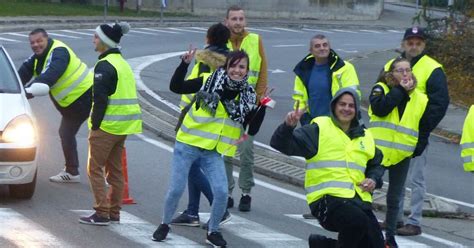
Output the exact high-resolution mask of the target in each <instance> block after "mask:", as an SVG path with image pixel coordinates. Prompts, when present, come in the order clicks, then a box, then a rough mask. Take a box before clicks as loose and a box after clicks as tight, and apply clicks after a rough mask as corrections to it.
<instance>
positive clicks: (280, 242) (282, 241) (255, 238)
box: [199, 213, 307, 248]
mask: <svg viewBox="0 0 474 248" xmlns="http://www.w3.org/2000/svg"><path fill="white" fill-rule="evenodd" d="M199 216H200V217H201V218H203V219H209V217H210V214H209V213H199ZM221 228H222V229H224V230H225V232H226V233H231V234H232V235H235V236H238V237H240V238H242V239H245V240H250V241H252V242H253V243H255V244H256V245H255V246H258V247H271V248H275V247H304V246H307V241H306V240H302V239H300V238H297V237H295V236H292V235H289V234H286V233H281V232H279V231H277V230H274V229H271V228H269V227H266V226H264V225H262V224H259V223H257V222H254V221H251V220H248V219H245V218H242V217H240V216H237V215H235V214H234V215H232V218H231V219H230V221H229V222H227V223H226V224H225V225H222V227H221Z"/></svg>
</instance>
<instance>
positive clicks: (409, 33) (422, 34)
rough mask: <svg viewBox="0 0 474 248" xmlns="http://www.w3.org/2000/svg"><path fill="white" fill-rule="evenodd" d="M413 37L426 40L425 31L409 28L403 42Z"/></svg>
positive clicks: (418, 28)
mask: <svg viewBox="0 0 474 248" xmlns="http://www.w3.org/2000/svg"><path fill="white" fill-rule="evenodd" d="M413 37H417V38H420V39H423V40H425V39H426V37H425V31H424V29H422V28H420V27H412V28H407V30H405V35H403V40H407V39H409V38H413Z"/></svg>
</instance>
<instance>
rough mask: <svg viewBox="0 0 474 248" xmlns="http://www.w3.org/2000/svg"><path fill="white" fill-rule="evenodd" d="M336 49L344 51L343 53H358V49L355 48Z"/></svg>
mask: <svg viewBox="0 0 474 248" xmlns="http://www.w3.org/2000/svg"><path fill="white" fill-rule="evenodd" d="M336 51H340V52H345V53H358V52H359V51H357V50H346V49H340V48H338V49H336Z"/></svg>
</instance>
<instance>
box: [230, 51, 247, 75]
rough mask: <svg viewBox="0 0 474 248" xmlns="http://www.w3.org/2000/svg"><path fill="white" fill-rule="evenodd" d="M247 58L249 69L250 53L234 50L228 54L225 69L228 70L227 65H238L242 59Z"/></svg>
mask: <svg viewBox="0 0 474 248" xmlns="http://www.w3.org/2000/svg"><path fill="white" fill-rule="evenodd" d="M244 58H245V59H247V71H248V70H249V64H250V60H249V55H248V54H247V53H246V52H245V51H243V50H237V51H232V52H230V53H228V54H227V59H226V61H225V68H224V69H225V70H227V67H229V66H235V65H237V64H238V63H239V62H240V61H241V60H242V59H244Z"/></svg>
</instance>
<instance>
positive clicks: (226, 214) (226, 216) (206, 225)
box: [202, 210, 232, 230]
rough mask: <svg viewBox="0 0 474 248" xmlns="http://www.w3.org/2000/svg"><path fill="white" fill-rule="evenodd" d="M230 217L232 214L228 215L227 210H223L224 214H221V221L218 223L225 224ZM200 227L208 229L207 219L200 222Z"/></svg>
mask: <svg viewBox="0 0 474 248" xmlns="http://www.w3.org/2000/svg"><path fill="white" fill-rule="evenodd" d="M230 219H232V215H230V213H229V211H227V210H226V211H225V213H224V216H222V219H221V222H219V225H222V224H225V223H227V222H229V221H230ZM202 229H205V230H209V220H208V221H207V222H206V223H205V224H202Z"/></svg>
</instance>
